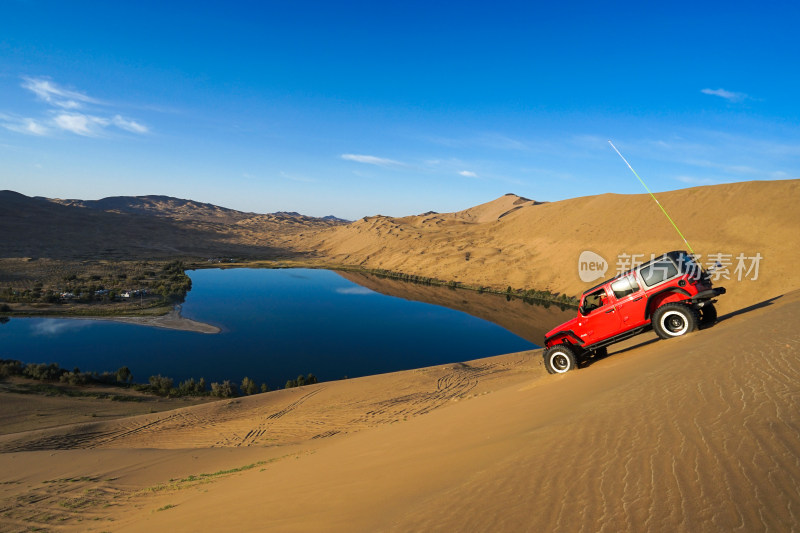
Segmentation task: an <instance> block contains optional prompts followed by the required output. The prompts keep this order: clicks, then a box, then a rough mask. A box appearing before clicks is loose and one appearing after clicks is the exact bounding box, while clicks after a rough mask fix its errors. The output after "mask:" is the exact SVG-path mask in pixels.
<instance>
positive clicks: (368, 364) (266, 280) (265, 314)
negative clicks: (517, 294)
mask: <svg viewBox="0 0 800 533" xmlns="http://www.w3.org/2000/svg"><path fill="white" fill-rule="evenodd" d="M188 274H189V275H190V277H191V278H192V290H191V292H190V293H189V294H188V295H187V298H186V301H185V302H184V304H183V306H182V314H183V316H185V317H187V318H191V319H193V320H197V321H201V322H207V323H210V324H214V325H216V326H218V327H220V328H221V329H222V332H221V333H219V334H215V335H207V334H202V333H193V332H187V331H173V330H164V329H158V328H150V327H145V326H138V325H132V324H120V323H114V322H107V321H98V320H79V319H44V318H18V319H11V320H10V321H9V322H7V323H5V324H1V325H0V358H4V359H19V360H21V361H24V362H37V363H41V362H43V363H51V362H55V363H58V364H59V365H60V366H62V367H63V368H67V369H72V368H73V367H76V366H77V367H79V368H80V369H81V370H82V371H97V372H102V371H106V370H108V371H115V370H116V369H117V368H119V367H120V366H123V365H125V366H128V367H129V368H130V369H131V371H132V372H133V376H134V379H135V380H136V381H137V382H146V381H147V378H148V377H149V376H150V375H154V374H159V373H160V374H162V375H164V376H169V377H172V378H174V379H175V380H176V383H177V382H178V381H180V380H184V379H187V378H189V377H194V378H196V379H197V378H200V377H205V378H206V381H207V382H209V383H210V382H212V381H222V380H225V379H230V380H231V381H234V382H236V383H239V382H241V380H242V378H243V377H244V376H248V377H250V378H251V379H253V380H255V381H256V382H257V383H259V384H260V383H262V382H265V383H267V384H268V385H269V386H270V387H271V388H277V387H282V386H283V384H284V383H285V382H286V380H287V379H290V378H295V377H297V376H298V375H299V374H303V375H305V374H308V373H309V372H310V373H313V374H315V375H316V376H317V377H318V378H319V379H320V380H321V381H328V380H335V379H341V378H345V377H357V376H364V375H370V374H377V373H384V372H392V371H397V370H405V369H410V368H419V367H424V366H430V365H436V364H445V363H451V362H456V361H467V360H470V359H477V358H481V357H488V356H492V355H498V354H503V353H510V352H517V351H522V350H528V349H533V348H535V347H536V345H535V344H534V343H533V342H531V341H532V340H534V339H533V336H534V335H540V331H545V330H546V329H547V327H548V326H549V324H547V325H542V326H541V327H534V330H536V333H530V332H529V331H528V330H527V329H526V328H528V327H529V325H528V322H529V320H527V319H525V317H524V313H528V312H534V313H540V312H547V313H550V315H553V313H555V315H553V316H550V315H547V317H546V318H545V319H542V318H541V317H538V315H537V316H535V317H532V318H531V320H534V321H538V322H541V321H542V320H544V321H545V322H553V323H554V324H556V323H558V321H560V320H562V317H561V315H560V314H559V313H560V311H559V310H553V309H551V310H550V311H540V310H536V309H535V308H533V307H532V306H526V305H523V304H521V303H519V302H517V301H511V302H507V301H506V298H505V297H502V296H498V295H489V294H482V295H478V294H476V293H470V291H458V290H452V289H446V288H442V287H427V286H418V285H417V286H414V285H412V284H408V283H402V282H396V281H394V282H392V281H387V280H380V279H377V278H374V277H372V276H366V275H363V274H339V273H336V272H333V271H327V270H313V269H280V270H269V269H226V270H223V269H208V270H197V271H190V272H188ZM366 285H369V286H371V288H370V287H368V286H366ZM409 291H410V292H409ZM392 293H395V294H398V295H395V296H391V295H390V294H392ZM407 293H408V294H407ZM411 293H414V294H411ZM467 293H470V294H467ZM437 295H440V296H437ZM401 296H403V297H401ZM411 298H415V299H416V300H419V299H422V300H428V302H425V301H415V299H411ZM448 299H449V300H448ZM450 300H452V302H450ZM430 302H445V303H446V304H448V305H450V306H451V307H456V309H452V308H449V307H445V306H443V305H436V304H435V303H430ZM512 305H517V306H518V309H519V310H518V311H513V310H512V311H509V312H506V311H504V309H505V308H510V307H511V306H512ZM459 306H461V307H463V308H464V309H467V310H468V311H469V312H464V311H461V310H458V308H459ZM528 308H530V309H528ZM470 313H471V314H470ZM482 314H483V315H486V316H484V318H486V317H487V316H488V317H490V318H491V317H495V316H496V317H499V318H501V320H500V322H502V321H503V320H502V317H503V316H504V315H507V316H506V321H507V322H508V324H509V326H508V327H509V329H512V330H517V333H520V332H521V334H522V335H523V336H527V337H528V338H529V340H526V339H525V338H522V336H519V335H517V334H514V333H512V332H511V331H509V330H508V329H506V328H504V327H501V326H500V325H498V324H495V323H492V322H490V321H488V320H484V319H482V318H478V316H482ZM573 314H574V312H573ZM473 315H477V316H473ZM539 338H540V336H537V337H536V339H537V340H538V339H539Z"/></svg>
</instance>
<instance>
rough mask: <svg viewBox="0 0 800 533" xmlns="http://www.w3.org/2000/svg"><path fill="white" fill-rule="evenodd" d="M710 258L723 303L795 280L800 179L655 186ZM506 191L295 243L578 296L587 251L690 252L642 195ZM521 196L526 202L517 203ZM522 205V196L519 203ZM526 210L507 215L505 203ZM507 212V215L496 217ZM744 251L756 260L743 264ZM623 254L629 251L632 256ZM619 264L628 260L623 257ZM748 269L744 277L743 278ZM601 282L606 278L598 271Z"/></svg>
mask: <svg viewBox="0 0 800 533" xmlns="http://www.w3.org/2000/svg"><path fill="white" fill-rule="evenodd" d="M657 196H658V198H659V201H660V202H661V204H662V205H663V206H664V207H665V208H666V209H667V211H668V212H669V213H670V215H671V216H672V218H673V219H674V220H675V222H676V223H677V225H678V227H679V228H680V229H681V231H682V232H683V234H684V235H685V236H686V238H687V239H688V240H689V243H690V244H691V246H692V248H693V249H694V251H695V252H696V253H698V254H700V255H701V261H702V262H703V263H704V264H705V263H706V262H708V261H710V260H711V262H712V263H713V262H715V261H716V260H712V255H714V256H716V254H723V257H722V259H723V262H726V263H728V264H726V270H727V273H725V272H724V271H723V270H721V271H720V273H721V274H723V275H727V276H728V277H729V278H731V279H724V278H721V279H720V280H719V281H718V284H719V285H723V286H726V287H727V288H728V289H729V293H728V295H726V296H725V297H724V298H722V299H720V309H721V310H722V311H723V312H727V311H732V310H735V309H739V308H741V307H744V306H747V305H751V304H754V303H757V302H759V301H761V300H763V299H764V298H769V297H773V296H777V295H780V294H783V293H785V292H787V291H790V290H793V289H797V288H800V269H798V268H797V267H796V265H798V264H800V248H798V247H797V246H795V244H796V242H797V231H798V227H800V210H798V209H797V207H796V205H795V204H796V200H797V198H800V180H787V181H773V182H749V183H734V184H728V185H717V186H706V187H695V188H690V189H682V190H678V191H672V192H667V193H660V194H658V195H657ZM515 198H518V197H512V196H508V195H506V196H503V197H500V198H499V199H497V200H495V201H494V202H490V203H489V204H484V205H482V206H478V207H476V208H473V210H475V214H473V215H471V216H470V215H465V213H469V212H470V211H471V210H467V211H464V212H461V213H451V214H431V215H420V216H414V217H404V218H390V217H368V218H366V219H362V220H359V221H357V222H355V223H353V224H350V225H347V226H342V227H336V228H331V229H327V230H322V231H320V232H318V233H315V234H313V235H305V236H304V237H301V238H299V239H298V240H297V242H298V246H299V247H300V248H304V249H312V250H316V251H317V252H318V253H320V254H322V255H324V256H327V257H329V258H331V259H332V260H334V261H337V262H341V263H344V264H358V265H363V266H366V267H369V268H383V269H388V270H394V271H400V272H404V273H409V274H417V275H422V276H430V277H435V278H439V279H442V280H456V281H461V282H464V283H468V284H473V285H485V286H489V287H494V288H502V289H504V288H505V287H506V286H507V285H511V286H512V287H514V288H526V289H547V290H551V291H553V292H563V293H566V294H569V295H577V294H579V293H581V292H582V291H583V290H585V289H587V288H588V287H589V286H590V284H587V283H583V282H582V281H581V280H580V278H579V276H578V257H579V256H580V253H581V252H582V251H584V250H590V251H593V252H595V253H598V254H600V255H601V256H602V257H604V258H605V259H606V260H607V261H608V262H609V267H610V268H609V271H608V273H607V277H611V276H612V275H613V274H614V271H615V270H616V268H617V263H618V257H619V255H620V254H627V255H628V256H633V255H635V254H636V255H638V256H639V257H640V258H649V257H650V254H653V253H656V254H660V253H663V252H666V251H669V250H676V249H686V246H685V244H684V243H683V241H682V240H681V239H680V237H678V235H677V233H676V232H675V230H674V229H673V228H672V226H671V225H670V223H669V221H667V219H666V218H664V216H663V214H662V213H661V211H660V210H659V208H658V206H657V205H656V204H655V203H654V202H653V200H652V199H651V198H650V197H649V196H648V195H647V194H633V195H620V194H603V195H600V196H587V197H582V198H575V199H571V200H564V201H560V202H552V203H541V204H540V203H536V202H532V201H525V200H523V199H518V200H517V199H515ZM517 202H519V204H517ZM515 204H517V205H515ZM513 207H519V208H518V209H515V210H512V211H510V212H509V209H512V208H513ZM501 215H502V216H501ZM739 254H742V257H743V258H744V260H743V266H744V267H745V268H746V269H749V268H750V267H751V266H753V264H754V263H755V261H753V260H751V259H749V258H753V257H757V254H760V255H761V257H762V258H763V259H761V260H759V261H758V266H759V268H758V278H757V279H755V280H754V279H753V278H754V277H755V271H753V272H751V273H750V274H749V275H747V271H746V270H745V271H741V272H738V273H737V271H736V267H737V264H738V261H737V260H736V257H737V256H739ZM627 260H628V261H629V260H630V258H628V259H627ZM623 261H626V259H625V258H623ZM739 274H741V278H742V279H741V281H740V280H738V279H737V278H739V277H740V276H739ZM598 281H599V280H598Z"/></svg>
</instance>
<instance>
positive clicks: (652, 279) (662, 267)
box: [639, 259, 678, 287]
mask: <svg viewBox="0 0 800 533" xmlns="http://www.w3.org/2000/svg"><path fill="white" fill-rule="evenodd" d="M639 274H640V275H641V276H642V280H643V281H644V284H645V285H647V286H648V287H652V286H653V285H656V284H657V283H661V282H662V281H665V280H668V279H669V278H672V277H674V276H676V275H677V274H678V269H677V268H675V264H674V263H673V262H672V261H670V260H669V259H660V260H658V261H655V262H653V263H650V264H649V265H647V266H645V267H642V269H641V270H639Z"/></svg>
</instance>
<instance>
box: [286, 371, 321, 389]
mask: <svg viewBox="0 0 800 533" xmlns="http://www.w3.org/2000/svg"><path fill="white" fill-rule="evenodd" d="M314 383H319V381H318V380H317V376H315V375H314V374H309V375H307V376H303V375H302V374H300V375H299V376H297V379H290V380H287V381H286V386H285V387H284V388H286V389H292V388H294V387H302V386H304V385H313V384H314Z"/></svg>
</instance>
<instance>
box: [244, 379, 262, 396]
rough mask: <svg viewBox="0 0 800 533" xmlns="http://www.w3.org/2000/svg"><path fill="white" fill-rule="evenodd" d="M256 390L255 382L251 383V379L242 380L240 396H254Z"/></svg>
mask: <svg viewBox="0 0 800 533" xmlns="http://www.w3.org/2000/svg"><path fill="white" fill-rule="evenodd" d="M257 390H258V389H257V388H256V382H255V381H253V380H252V379H250V378H248V377H245V378H244V379H243V380H242V386H241V391H242V394H244V395H247V396H249V395H251V394H255V393H256V391H257Z"/></svg>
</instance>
